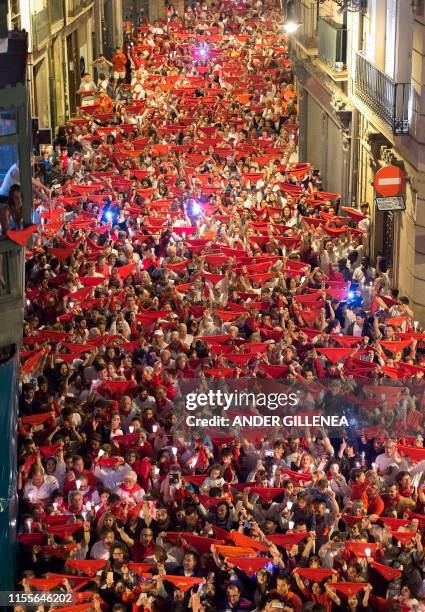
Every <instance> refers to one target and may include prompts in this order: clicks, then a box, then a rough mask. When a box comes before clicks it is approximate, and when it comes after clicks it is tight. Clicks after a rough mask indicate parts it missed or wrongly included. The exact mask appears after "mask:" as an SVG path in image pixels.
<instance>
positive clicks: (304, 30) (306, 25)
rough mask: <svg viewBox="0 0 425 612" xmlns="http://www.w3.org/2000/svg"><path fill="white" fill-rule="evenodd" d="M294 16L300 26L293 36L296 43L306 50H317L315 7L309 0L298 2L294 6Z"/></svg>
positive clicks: (316, 12)
mask: <svg viewBox="0 0 425 612" xmlns="http://www.w3.org/2000/svg"><path fill="white" fill-rule="evenodd" d="M295 14H296V19H297V21H298V22H299V23H300V24H301V25H300V27H299V29H298V30H297V32H296V34H295V39H296V41H297V42H298V43H299V44H300V45H302V46H303V47H304V48H305V49H306V50H309V49H315V50H317V48H318V46H319V37H318V32H317V17H318V11H317V6H316V5H312V4H311V2H310V0H299V2H298V3H297V4H296V5H295ZM316 53H317V51H316Z"/></svg>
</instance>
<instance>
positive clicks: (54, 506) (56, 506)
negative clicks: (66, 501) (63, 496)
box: [53, 502, 58, 512]
mask: <svg viewBox="0 0 425 612" xmlns="http://www.w3.org/2000/svg"><path fill="white" fill-rule="evenodd" d="M57 509H58V504H57V502H54V503H53V510H54V511H55V512H56V511H57Z"/></svg>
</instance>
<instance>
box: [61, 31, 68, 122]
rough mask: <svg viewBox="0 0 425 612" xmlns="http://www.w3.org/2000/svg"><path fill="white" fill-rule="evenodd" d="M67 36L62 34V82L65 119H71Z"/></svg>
mask: <svg viewBox="0 0 425 612" xmlns="http://www.w3.org/2000/svg"><path fill="white" fill-rule="evenodd" d="M66 55H67V51H66V36H65V35H63V36H62V82H63V91H64V101H65V121H68V119H69V97H68V91H69V89H68V70H67V64H66Z"/></svg>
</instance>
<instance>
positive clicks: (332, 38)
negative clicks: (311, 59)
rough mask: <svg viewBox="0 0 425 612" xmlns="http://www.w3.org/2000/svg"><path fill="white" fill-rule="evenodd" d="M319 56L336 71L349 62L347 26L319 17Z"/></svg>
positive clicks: (339, 70) (343, 68)
mask: <svg viewBox="0 0 425 612" xmlns="http://www.w3.org/2000/svg"><path fill="white" fill-rule="evenodd" d="M319 57H320V59H321V60H322V61H323V62H324V63H325V64H327V65H328V66H329V67H330V68H331V69H332V70H334V71H335V72H342V71H343V70H345V68H346V64H347V27H346V26H345V25H343V24H340V23H336V22H335V21H331V20H329V19H324V18H323V17H319Z"/></svg>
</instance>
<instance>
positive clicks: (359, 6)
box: [320, 0, 367, 13]
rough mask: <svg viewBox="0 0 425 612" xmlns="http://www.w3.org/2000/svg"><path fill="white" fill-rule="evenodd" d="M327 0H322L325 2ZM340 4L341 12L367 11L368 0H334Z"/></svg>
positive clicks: (321, 0)
mask: <svg viewBox="0 0 425 612" xmlns="http://www.w3.org/2000/svg"><path fill="white" fill-rule="evenodd" d="M324 2H325V0H320V3H321V4H323V3H324ZM333 2H335V4H337V5H338V7H339V10H340V11H341V13H347V12H349V13H357V12H362V13H364V12H366V11H367V0H333Z"/></svg>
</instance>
